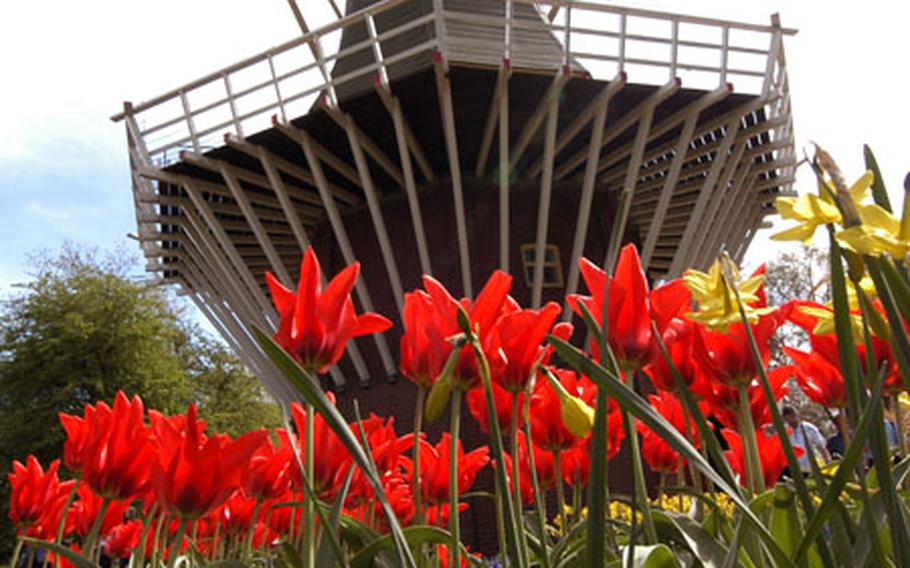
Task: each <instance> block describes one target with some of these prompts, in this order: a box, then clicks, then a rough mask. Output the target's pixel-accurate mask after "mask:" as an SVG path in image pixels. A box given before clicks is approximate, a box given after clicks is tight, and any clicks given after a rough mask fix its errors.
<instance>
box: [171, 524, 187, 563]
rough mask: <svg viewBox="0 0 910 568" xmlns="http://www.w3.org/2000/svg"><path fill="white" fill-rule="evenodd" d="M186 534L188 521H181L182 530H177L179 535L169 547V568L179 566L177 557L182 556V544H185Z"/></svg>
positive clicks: (176, 535)
mask: <svg viewBox="0 0 910 568" xmlns="http://www.w3.org/2000/svg"><path fill="white" fill-rule="evenodd" d="M185 533H186V519H180V528H179V529H177V534H175V535H174V538H173V540H171V545H170V546H169V547H168V557H167V568H174V566H175V565H176V564H177V556H178V555H179V554H180V543H181V542H183V535H184V534H185Z"/></svg>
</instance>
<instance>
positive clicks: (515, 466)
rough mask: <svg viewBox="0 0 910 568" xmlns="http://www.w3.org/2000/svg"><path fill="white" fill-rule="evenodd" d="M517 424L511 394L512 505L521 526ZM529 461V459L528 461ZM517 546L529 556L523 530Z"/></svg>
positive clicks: (513, 395)
mask: <svg viewBox="0 0 910 568" xmlns="http://www.w3.org/2000/svg"><path fill="white" fill-rule="evenodd" d="M518 424H519V411H518V395H517V394H514V393H513V394H512V424H511V429H510V430H509V438H510V442H511V446H512V448H511V449H512V507H513V508H514V509H515V515H516V517H515V521H516V522H518V523H519V527H520V528H521V523H522V522H523V521H522V511H523V509H524V507H523V506H522V502H521V467H519V462H518ZM528 463H530V461H529V462H528ZM518 538H519V541H518V546H519V547H520V548H521V550H522V554H524V557H525V558H530V556H531V555H530V552H529V551H528V540H527V535H526V534H525V531H524V530H519V531H518Z"/></svg>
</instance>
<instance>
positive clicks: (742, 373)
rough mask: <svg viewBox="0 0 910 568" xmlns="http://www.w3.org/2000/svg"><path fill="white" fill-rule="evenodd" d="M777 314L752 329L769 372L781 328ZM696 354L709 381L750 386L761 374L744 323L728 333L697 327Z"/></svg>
mask: <svg viewBox="0 0 910 568" xmlns="http://www.w3.org/2000/svg"><path fill="white" fill-rule="evenodd" d="M781 323H782V322H781V319H780V317H779V316H778V314H777V313H771V314H768V315H765V316H762V317H761V318H760V319H759V321H758V323H757V324H755V325H752V326H751V329H752V335H753V337H754V338H755V343H756V345H757V346H758V351H759V355H760V356H761V360H762V364H763V365H764V366H765V368H767V366H768V363H769V362H770V359H771V338H772V337H773V336H774V334H775V333H776V332H777V328H778V327H779V326H780V324H781ZM696 330H697V331H696V334H695V342H694V349H693V354H694V356H695V358H696V361H698V363H699V364H700V365H701V366H702V369H703V370H704V372H705V375H706V377H707V378H708V380H710V381H713V382H716V383H720V384H722V385H726V386H730V387H734V388H735V387H736V386H738V385H740V384H749V383H751V382H752V379H754V378H755V376H756V375H757V374H758V369H757V368H756V366H755V359H754V357H753V356H752V351H751V349H750V347H749V340H748V337H747V336H746V330H745V327H744V326H743V324H742V323H735V324H731V325H730V326H729V328H728V329H727V332H726V333H722V332H719V331H711V330H708V329H707V328H706V327H705V326H703V325H698V326H697V327H696Z"/></svg>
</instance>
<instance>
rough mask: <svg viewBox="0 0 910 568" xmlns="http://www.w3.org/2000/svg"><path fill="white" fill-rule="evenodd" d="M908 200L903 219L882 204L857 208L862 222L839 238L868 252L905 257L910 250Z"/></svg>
mask: <svg viewBox="0 0 910 568" xmlns="http://www.w3.org/2000/svg"><path fill="white" fill-rule="evenodd" d="M908 201H910V199H905V200H904V214H903V216H902V218H901V220H900V221H898V220H897V219H896V218H895V217H894V215H892V214H891V213H889V212H888V211H887V210H885V209H883V208H882V207H879V206H878V205H874V204H873V205H862V206H860V207H858V208H857V211H858V213H859V218H860V221H861V224H859V225H856V226H853V227H850V228H848V229H844V230H843V231H841V232H839V233H837V235H836V237H837V241H838V242H839V243H840V244H841V245H843V246H844V247H846V248H848V249H850V250H852V251H854V252H857V253H859V254H864V255H868V256H881V255H882V254H888V255H890V256H891V257H892V258H896V259H903V258H904V257H906V256H907V252H908V251H910V214H908V212H907V207H908V203H907V202H908Z"/></svg>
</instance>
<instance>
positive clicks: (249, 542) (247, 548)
mask: <svg viewBox="0 0 910 568" xmlns="http://www.w3.org/2000/svg"><path fill="white" fill-rule="evenodd" d="M261 506H262V501H261V500H259V499H257V500H256V506H255V507H253V515H252V516H251V517H250V528H249V530H247V534H246V542H245V543H244V545H243V557H244V558H245V559H246V561H247V562H249V560H250V552H251V551H252V550H253V533H254V532H256V520H257V519H258V518H259V508H260V507H261ZM194 540H195V538H194Z"/></svg>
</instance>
